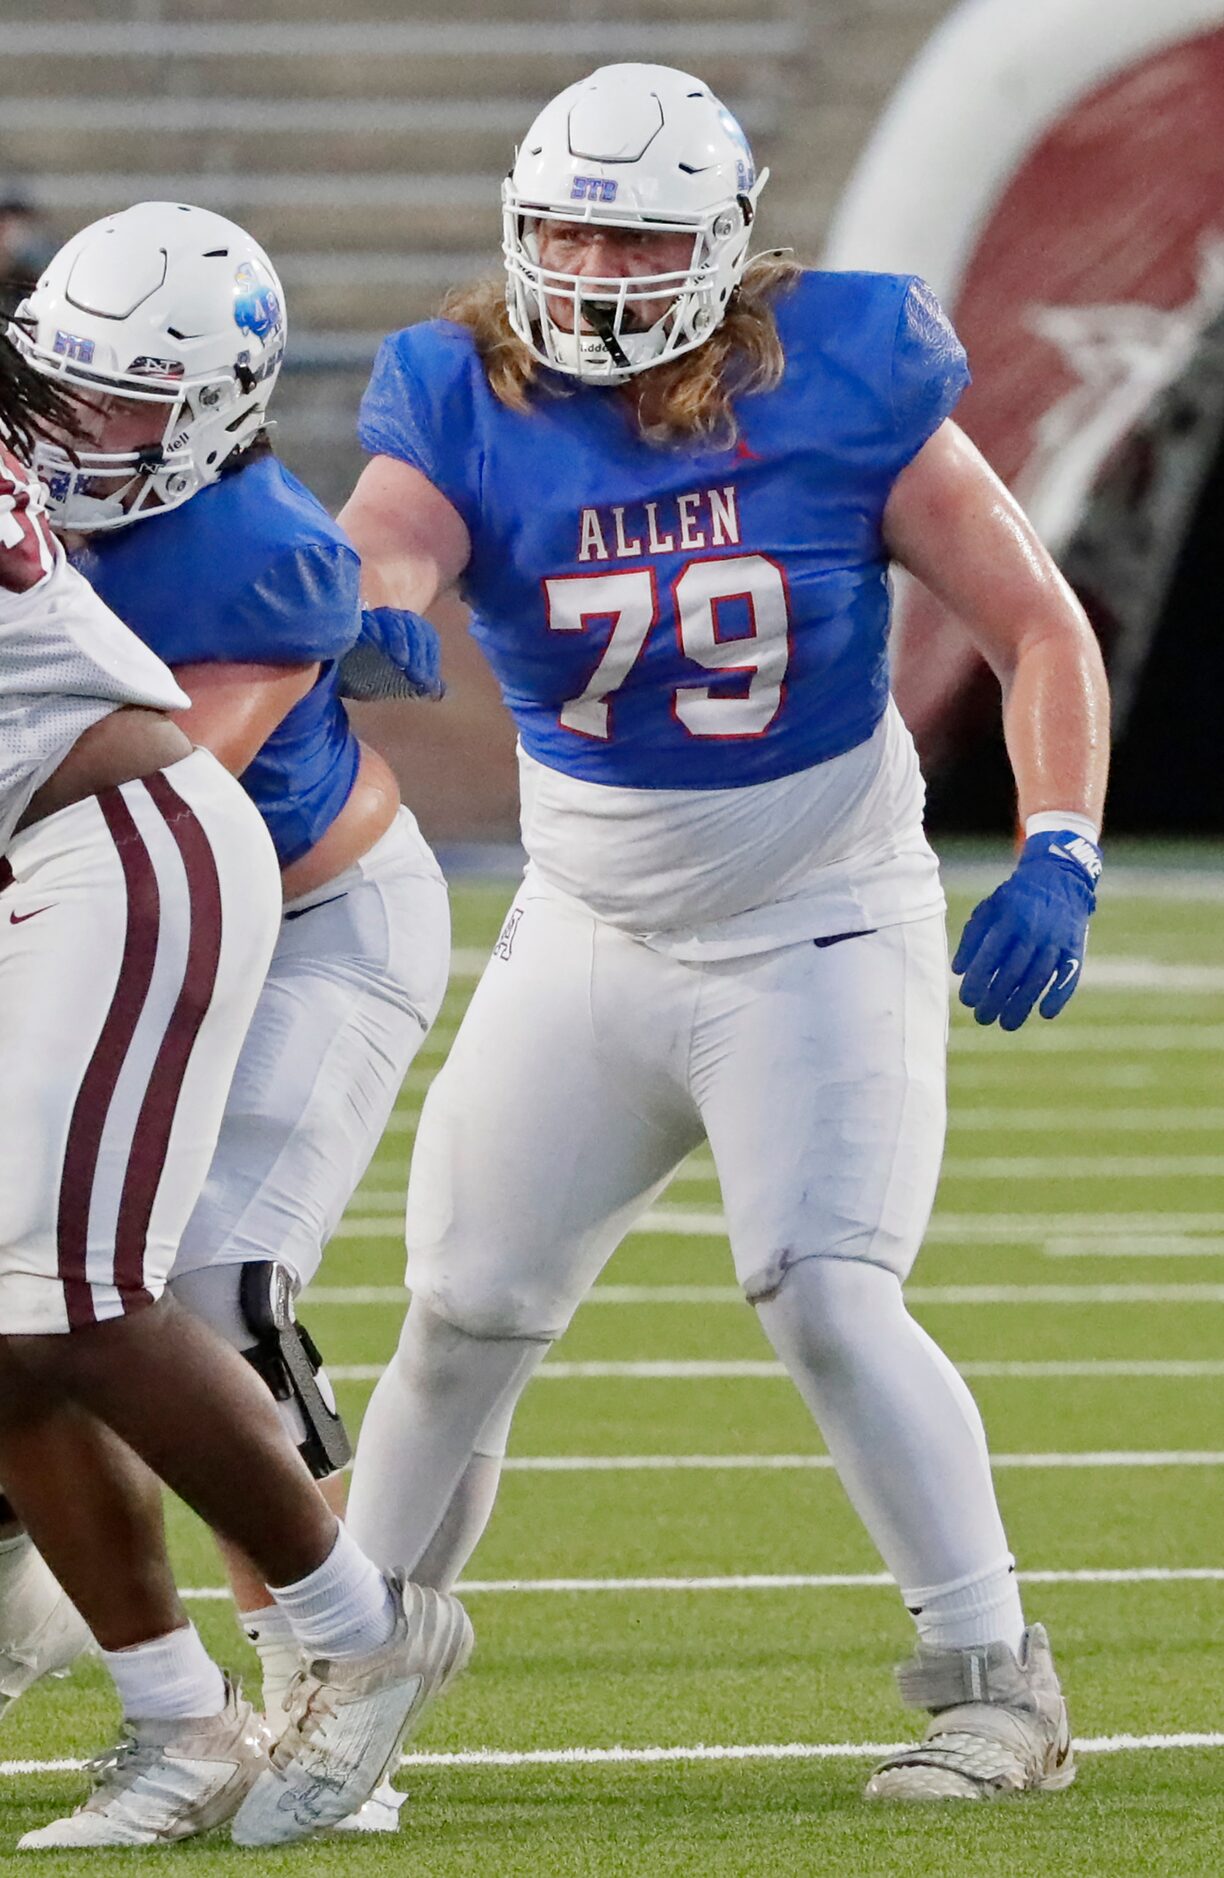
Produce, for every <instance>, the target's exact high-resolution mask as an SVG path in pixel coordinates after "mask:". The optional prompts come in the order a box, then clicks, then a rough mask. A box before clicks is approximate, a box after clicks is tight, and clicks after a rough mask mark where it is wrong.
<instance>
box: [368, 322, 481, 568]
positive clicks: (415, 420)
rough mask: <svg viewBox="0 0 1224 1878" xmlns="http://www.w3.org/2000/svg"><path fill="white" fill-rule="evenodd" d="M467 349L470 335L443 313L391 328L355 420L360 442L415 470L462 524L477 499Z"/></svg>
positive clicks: (473, 515) (469, 519) (475, 510)
mask: <svg viewBox="0 0 1224 1878" xmlns="http://www.w3.org/2000/svg"><path fill="white" fill-rule="evenodd" d="M474 357H475V354H474V350H473V347H472V342H471V339H470V337H469V336H468V335H467V334H466V333H465V332H464V331H463V330H462V329H461V328H459V327H456V326H452V325H450V324H449V323H448V322H446V321H443V320H431V321H429V322H428V323H427V324H425V325H423V326H410V327H408V328H407V329H406V330H405V331H404V332H399V333H392V334H391V336H390V338H389V339H384V340H383V343H382V345H381V346H380V347H379V351H378V357H377V358H376V359H375V361H374V370H373V372H372V374H371V376H370V382H369V385H368V386H367V387H366V392H365V396H364V397H363V398H362V400H361V412H360V415H359V417H358V420H357V436H358V438H359V440H360V442H361V445H362V448H363V449H365V450H368V451H369V453H370V455H371V456H391V457H398V458H399V460H400V461H401V462H403V463H410V464H411V465H412V467H413V469H418V470H420V472H421V474H422V476H427V477H428V478H429V481H430V482H431V483H432V484H433V486H434V488H435V489H437V490H438V492H439V494H441V495H444V496H445V497H446V499H447V501H448V502H449V503H450V504H451V506H452V508H454V509H456V510H458V512H459V514H460V515H461V516H462V517H463V520H464V522H465V523H466V525H467V527H468V529H469V531H472V530H473V529H474V527H475V523H476V520H477V517H478V514H479V507H480V450H479V444H478V442H477V438H476V425H475V422H474V411H473V400H472V378H471V371H472V364H473V360H474Z"/></svg>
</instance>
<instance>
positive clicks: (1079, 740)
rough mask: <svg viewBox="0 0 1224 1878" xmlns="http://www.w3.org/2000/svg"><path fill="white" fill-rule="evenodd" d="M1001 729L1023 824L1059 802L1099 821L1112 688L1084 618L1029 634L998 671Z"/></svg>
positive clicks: (1097, 824) (1098, 823)
mask: <svg viewBox="0 0 1224 1878" xmlns="http://www.w3.org/2000/svg"><path fill="white" fill-rule="evenodd" d="M1003 731H1004V736H1005V738H1006V741H1007V751H1008V755H1009V757H1010V759H1011V765H1012V771H1013V773H1014V775H1015V779H1016V793H1017V800H1018V806H1019V814H1020V821H1021V824H1022V825H1023V823H1024V822H1025V821H1026V820H1027V819H1028V817H1029V816H1031V815H1038V814H1041V813H1043V812H1045V811H1050V810H1062V811H1069V812H1071V813H1073V814H1076V815H1080V816H1083V817H1084V818H1085V819H1086V820H1088V821H1089V822H1091V823H1092V824H1093V825H1094V826H1095V827H1096V828H1098V829H1099V828H1100V826H1101V817H1102V814H1103V812H1104V806H1105V786H1106V781H1107V778H1108V774H1109V689H1108V684H1107V681H1106V678H1105V668H1104V665H1103V663H1102V660H1101V654H1100V649H1099V648H1098V646H1097V642H1096V639H1095V637H1094V636H1093V633H1092V631H1091V629H1090V627H1089V626H1088V624H1087V621H1086V620H1083V619H1082V618H1081V619H1080V620H1077V621H1074V622H1067V621H1064V620H1060V621H1059V622H1058V624H1057V626H1056V627H1054V628H1052V629H1050V630H1046V631H1037V632H1034V633H1033V634H1031V635H1029V636H1026V637H1025V638H1024V639H1023V640H1022V641H1021V644H1020V647H1019V649H1018V652H1017V656H1016V659H1015V663H1014V666H1013V668H1012V670H1011V672H1010V673H1009V674H1007V675H1006V676H1005V677H1004V679H1003Z"/></svg>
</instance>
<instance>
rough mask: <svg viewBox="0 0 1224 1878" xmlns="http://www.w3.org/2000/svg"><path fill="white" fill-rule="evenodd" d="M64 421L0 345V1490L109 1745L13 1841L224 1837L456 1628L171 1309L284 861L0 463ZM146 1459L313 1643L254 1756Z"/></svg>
mask: <svg viewBox="0 0 1224 1878" xmlns="http://www.w3.org/2000/svg"><path fill="white" fill-rule="evenodd" d="M66 416H67V412H66V410H65V406H64V403H63V400H62V399H61V398H59V397H58V396H57V395H56V393H55V392H53V391H52V390H51V388H50V387H49V386H47V385H46V384H45V383H44V382H43V381H41V380H40V379H38V378H37V377H35V376H34V375H33V374H31V373H29V372H28V370H27V369H26V368H25V367H24V366H23V365H22V363H21V361H20V359H19V357H18V355H17V354H16V353H15V352H14V351H13V349H12V347H11V346H10V345H9V344H8V342H7V341H6V340H2V339H0V439H3V440H4V441H3V442H2V443H0V1086H2V1094H0V1111H2V1113H0V1332H2V1333H3V1337H2V1348H0V1480H3V1483H4V1488H5V1491H6V1494H7V1496H8V1498H9V1501H10V1502H11V1506H12V1508H13V1509H15V1511H16V1514H17V1515H18V1517H19V1518H20V1520H21V1521H22V1523H23V1525H24V1526H25V1528H26V1529H27V1530H28V1532H29V1533H30V1535H31V1536H32V1538H33V1540H34V1541H35V1543H36V1544H37V1546H38V1548H39V1551H40V1552H41V1554H42V1556H43V1558H44V1559H45V1560H46V1561H47V1563H48V1564H49V1565H50V1567H51V1569H52V1570H53V1572H54V1573H55V1576H56V1577H57V1578H58V1579H59V1581H60V1583H61V1584H62V1585H63V1586H64V1587H65V1589H66V1590H67V1591H68V1593H69V1594H70V1596H71V1597H72V1599H73V1601H74V1603H75V1604H76V1606H77V1608H78V1609H79V1611H80V1612H81V1614H82V1615H83V1616H84V1618H85V1619H86V1620H87V1622H88V1623H89V1626H90V1628H91V1629H92V1631H93V1633H94V1635H95V1637H96V1638H97V1640H98V1642H99V1644H100V1646H101V1647H102V1651H103V1655H104V1657H105V1660H106V1663H107V1666H108V1668H109V1669H110V1670H111V1673H112V1675H113V1677H114V1679H115V1682H116V1685H117V1687H118V1689H119V1692H120V1696H121V1698H122V1700H123V1705H124V1711H125V1717H126V1720H127V1726H128V1736H127V1739H126V1740H125V1742H124V1743H123V1744H122V1746H121V1747H120V1748H119V1750H117V1752H116V1753H115V1754H114V1755H113V1756H111V1757H109V1759H108V1760H107V1762H106V1763H105V1764H104V1765H103V1767H102V1770H101V1773H100V1777H99V1781H98V1785H97V1788H96V1790H95V1792H94V1794H93V1795H92V1796H91V1798H90V1799H89V1800H88V1801H87V1802H86V1804H85V1806H84V1807H83V1808H81V1809H80V1810H79V1811H78V1812H77V1813H75V1814H73V1815H72V1816H71V1817H70V1818H68V1819H65V1820H60V1821H57V1822H55V1823H54V1824H53V1825H51V1826H49V1827H45V1828H42V1829H40V1830H38V1831H35V1832H33V1833H29V1834H27V1835H26V1838H25V1839H24V1840H23V1841H22V1844H23V1846H28V1847H42V1846H50V1845H134V1844H149V1843H156V1842H164V1841H167V1840H172V1839H177V1838H181V1837H184V1836H186V1835H188V1834H190V1833H193V1832H199V1831H202V1830H205V1829H206V1828H208V1827H210V1826H213V1825H217V1824H219V1823H221V1822H222V1821H225V1820H227V1819H230V1818H232V1817H234V1818H235V1825H234V1834H235V1837H236V1838H237V1839H238V1840H239V1842H240V1843H247V1844H271V1843H278V1842H281V1841H284V1840H288V1839H294V1838H300V1837H303V1836H305V1835H306V1834H307V1833H309V1832H310V1831H312V1830H313V1829H314V1828H315V1827H316V1826H318V1825H320V1824H328V1823H332V1822H333V1821H334V1820H336V1819H337V1818H339V1817H341V1816H343V1815H344V1814H346V1813H348V1812H351V1811H352V1810H353V1809H354V1808H355V1807H357V1806H359V1805H360V1804H361V1803H362V1801H363V1800H364V1799H365V1798H366V1797H367V1795H368V1794H369V1792H370V1791H371V1789H372V1788H373V1787H374V1785H375V1784H376V1783H377V1781H378V1780H379V1778H380V1777H381V1775H382V1773H383V1770H384V1768H385V1766H386V1763H387V1761H388V1760H389V1758H390V1757H391V1756H393V1755H394V1753H395V1752H396V1750H397V1747H398V1743H399V1739H400V1736H401V1734H402V1732H403V1728H404V1726H405V1724H406V1722H407V1721H408V1720H409V1719H411V1718H412V1717H413V1716H414V1715H415V1714H417V1713H419V1711H420V1709H421V1707H422V1706H423V1704H424V1702H425V1701H426V1700H427V1699H428V1697H429V1695H430V1693H431V1692H432V1691H433V1690H434V1689H436V1687H437V1686H438V1685H439V1684H441V1683H442V1682H444V1681H445V1680H446V1679H447V1677H448V1676H449V1675H450V1674H452V1673H453V1671H454V1670H455V1668H456V1667H457V1666H458V1665H459V1664H460V1663H461V1662H462V1660H463V1657H464V1656H465V1654H466V1652H467V1649H468V1647H469V1645H470V1631H469V1628H468V1625H467V1621H466V1618H465V1617H464V1615H463V1612H462V1610H461V1608H460V1607H459V1606H458V1605H457V1604H456V1603H455V1602H454V1600H452V1599H447V1598H443V1599H441V1600H439V1598H438V1595H437V1594H436V1593H434V1592H432V1591H429V1592H426V1591H421V1590H420V1589H419V1588H418V1587H416V1586H411V1585H406V1584H405V1583H404V1581H403V1580H402V1578H396V1577H384V1576H383V1575H382V1574H380V1573H379V1572H378V1571H377V1570H376V1569H375V1568H374V1567H373V1566H372V1565H371V1564H370V1562H369V1560H368V1559H367V1558H365V1557H364V1556H363V1555H362V1553H361V1552H360V1550H359V1549H358V1548H357V1547H356V1546H355V1544H354V1543H353V1541H352V1540H351V1539H350V1538H349V1537H348V1536H347V1534H346V1533H345V1532H344V1531H343V1529H342V1528H340V1527H339V1526H338V1525H337V1522H336V1520H335V1517H334V1515H333V1514H332V1513H331V1512H330V1511H329V1509H328V1508H327V1507H326V1506H325V1505H324V1504H323V1502H322V1500H321V1499H320V1497H319V1495H318V1494H317V1492H316V1491H315V1489H314V1486H313V1484H312V1482H311V1480H310V1477H309V1474H308V1473H307V1472H306V1469H305V1468H304V1466H303V1464H302V1462H301V1459H300V1457H299V1456H298V1455H297V1454H296V1452H295V1451H294V1449H293V1447H292V1445H291V1444H290V1443H289V1441H288V1439H287V1437H286V1435H285V1433H284V1430H283V1428H282V1426H281V1423H280V1419H279V1417H278V1416H277V1414H276V1411H275V1408H274V1406H273V1403H272V1401H271V1398H270V1397H269V1395H268V1393H267V1391H266V1390H265V1389H264V1387H263V1386H262V1384H261V1383H260V1382H259V1381H258V1380H257V1379H256V1377H255V1376H254V1374H253V1373H252V1371H251V1369H250V1368H249V1367H248V1366H247V1365H246V1364H244V1363H243V1362H242V1361H241V1359H240V1358H239V1357H238V1356H237V1354H236V1353H235V1352H234V1351H233V1350H231V1349H229V1348H227V1346H226V1345H225V1344H224V1343H223V1342H221V1341H220V1340H219V1339H218V1338H217V1337H216V1336H215V1334H214V1333H213V1332H211V1331H210V1330H209V1329H207V1328H206V1327H205V1326H204V1325H202V1324H200V1323H199V1322H198V1321H197V1319H195V1318H194V1317H193V1316H192V1315H191V1314H190V1313H189V1312H186V1311H184V1310H182V1309H181V1308H180V1307H179V1306H177V1305H176V1304H174V1303H173V1302H172V1301H171V1300H170V1299H169V1298H168V1297H167V1296H166V1295H165V1288H166V1280H167V1277H168V1274H169V1271H170V1268H171V1265H172V1263H173V1260H174V1257H175V1254H176V1252H177V1249H178V1243H179V1238H180V1236H181V1234H182V1232H183V1229H184V1227H185V1225H186V1222H187V1220H188V1218H189V1216H190V1213H191V1209H192V1207H193V1205H194V1203H195V1201H196V1199H197V1197H198V1195H199V1191H200V1187H201V1185H202V1183H203V1180H204V1176H205V1173H206V1172H207V1169H208V1165H209V1161H210V1158H211V1156H212V1153H213V1150H214V1148H215V1146H216V1140H217V1133H218V1129H219V1127H220V1123H221V1116H222V1111H223V1108H224V1104H225V1099H226V1095H227V1091H228V1088H229V1084H230V1079H231V1077H232V1075H233V1070H234V1065H235V1062H236V1061H237V1058H238V1052H239V1049H240V1047H241V1044H242V1040H243V1036H244V1034H245V1031H246V1027H247V1024H248V1023H249V1020H250V1017H251V1013H252V1010H253V1009H254V1005H255V1000H256V997H257V995H258V992H259V987H260V985H261V983H262V981H263V976H264V973H265V971H266V968H267V965H268V960H269V958H270V955H271V951H272V946H273V942H274V939H275V935H276V930H277V924H278V919H279V911H280V897H279V880H278V874H277V869H276V864H275V855H274V853H273V850H272V847H271V844H270V842H269V840H268V837H267V832H266V830H265V828H264V826H263V824H262V822H261V820H260V817H259V815H258V813H257V812H256V810H255V809H254V808H253V807H252V805H251V804H250V802H249V801H248V799H247V797H246V796H245V794H244V793H243V791H242V790H241V789H240V788H239V787H238V785H237V784H236V783H235V782H234V781H233V779H232V778H231V777H230V776H229V775H228V774H227V773H226V772H225V770H224V769H223V768H222V767H221V765H220V764H219V763H217V762H216V760H215V759H214V758H213V757H212V756H211V755H210V754H209V753H208V752H207V751H205V750H199V749H194V748H193V747H192V745H191V744H190V742H189V741H188V739H187V737H186V736H185V735H184V733H183V732H182V731H181V730H180V729H179V728H178V727H177V726H176V725H175V724H173V723H172V722H171V721H170V717H169V715H168V713H169V712H171V711H172V710H177V709H182V708H184V707H185V706H186V704H187V702H188V700H187V698H186V697H185V695H184V694H183V692H182V691H181V690H180V689H179V687H178V685H177V684H176V683H175V681H174V679H173V677H172V676H171V674H170V672H169V671H168V670H167V668H166V667H165V666H164V665H163V664H162V663H161V661H160V660H159V659H158V658H157V657H156V656H155V655H154V654H153V653H152V652H150V651H149V650H148V649H147V648H146V647H144V646H143V645H141V643H140V642H139V641H138V640H137V639H136V638H135V637H134V635H132V634H131V633H130V632H129V631H128V630H127V629H126V627H124V626H123V625H122V624H121V622H120V621H119V620H118V619H117V618H116V617H115V616H114V615H113V614H112V613H111V612H110V611H109V610H108V609H107V608H106V607H105V606H104V605H103V604H102V602H101V601H100V600H99V599H98V598H97V596H96V595H95V594H94V593H93V592H92V591H91V589H90V588H89V586H88V585H87V583H86V582H85V581H84V580H83V579H82V578H81V576H80V575H79V574H77V573H76V572H75V571H74V570H73V569H72V568H71V567H70V566H69V565H68V564H67V562H66V560H65V558H64V555H63V552H62V550H61V549H60V547H59V546H58V544H57V542H56V540H55V537H54V536H53V534H52V533H51V530H50V528H49V526H48V523H47V518H46V514H45V510H44V491H43V489H42V486H41V484H40V483H39V482H38V481H37V479H36V478H35V477H34V476H33V474H32V473H31V472H30V471H29V469H28V468H26V467H25V465H24V464H23V462H22V461H20V460H19V459H18V457H17V456H16V455H15V454H14V449H13V446H14V445H15V444H16V445H20V446H21V447H22V449H23V450H24V451H27V452H28V449H29V446H30V443H31V433H32V431H33V429H34V427H35V426H36V425H38V424H40V423H41V424H44V425H45V424H47V423H55V424H57V425H59V426H62V424H63V422H64V421H65V418H66ZM137 1456H139V1460H137V1458H136V1457H137ZM141 1463H144V1465H142V1464H141ZM149 1468H151V1469H153V1470H154V1473H155V1474H157V1475H160V1477H161V1478H162V1479H163V1480H165V1481H167V1482H168V1483H169V1484H170V1485H171V1486H173V1487H174V1488H175V1489H176V1491H177V1492H179V1493H180V1494H181V1495H182V1497H183V1498H184V1499H186V1500H187V1501H188V1502H189V1504H191V1505H192V1506H194V1507H195V1509H196V1510H197V1511H198V1512H199V1513H200V1514H201V1516H202V1517H204V1518H205V1519H207V1520H208V1521H210V1523H211V1524H213V1525H214V1526H215V1527H216V1528H217V1529H218V1530H220V1531H222V1532H224V1533H225V1534H226V1535H227V1537H228V1538H229V1539H230V1540H231V1541H232V1542H233V1543H235V1544H237V1545H240V1546H242V1547H243V1548H244V1549H245V1550H246V1551H247V1553H248V1554H249V1555H250V1556H251V1557H252V1558H253V1559H254V1560H256V1561H257V1562H258V1565H259V1567H260V1569H261V1570H262V1571H263V1572H264V1573H265V1574H266V1575H267V1577H268V1578H269V1580H270V1582H271V1583H273V1584H274V1585H277V1586H278V1587H280V1589H279V1590H278V1592H277V1597H278V1601H279V1602H280V1604H281V1606H282V1608H283V1609H284V1610H285V1612H286V1614H287V1616H288V1617H289V1619H290V1621H291V1622H292V1624H293V1626H294V1629H295V1633H296V1635H297V1637H298V1640H299V1643H300V1645H301V1647H302V1649H303V1651H304V1653H305V1654H306V1656H307V1658H308V1659H310V1660H309V1664H308V1671H307V1674H306V1675H305V1676H304V1678H303V1681H302V1684H301V1686H300V1688H299V1690H298V1691H297V1697H298V1699H297V1700H296V1701H295V1704H294V1706H293V1709H292V1712H291V1714H290V1718H289V1727H288V1729H287V1731H286V1734H285V1737H284V1739H283V1740H282V1742H281V1743H280V1744H278V1746H277V1748H276V1749H275V1758H274V1759H270V1758H269V1755H268V1752H267V1750H268V1747H269V1737H268V1735H267V1732H266V1730H265V1729H264V1727H263V1724H262V1723H261V1722H260V1721H259V1720H258V1718H256V1717H254V1716H253V1715H252V1712H251V1709H250V1707H249V1705H248V1704H247V1703H245V1702H244V1701H243V1700H242V1699H241V1697H240V1695H239V1693H238V1692H237V1690H235V1689H234V1688H232V1687H230V1686H229V1685H228V1684H227V1683H226V1681H225V1679H224V1678H223V1677H222V1675H221V1673H220V1671H219V1670H218V1669H217V1668H216V1666H215V1665H214V1664H213V1663H212V1662H211V1660H210V1658H209V1657H208V1656H207V1654H206V1652H205V1651H204V1649H203V1646H202V1645H201V1643H200V1639H199V1637H198V1635H197V1633H196V1631H195V1630H194V1628H193V1626H192V1625H191V1624H190V1623H189V1622H188V1621H187V1619H186V1616H185V1613H184V1611H183V1608H182V1605H181V1603H180V1602H179V1599H178V1596H177V1593H176V1591H175V1587H174V1581H173V1578H172V1576H171V1574H170V1569H169V1563H168V1560H167V1557H166V1551H165V1540H164V1534H163V1531H162V1521H161V1506H160V1488H159V1487H158V1485H157V1482H156V1481H155V1480H154V1479H153V1477H152V1476H151V1475H150V1473H149V1472H148V1469H149ZM235 1816H236V1817H235Z"/></svg>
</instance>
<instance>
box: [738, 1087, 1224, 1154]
mask: <svg viewBox="0 0 1224 1878" xmlns="http://www.w3.org/2000/svg"><path fill="white" fill-rule="evenodd" d="M948 1127H949V1129H950V1131H952V1132H953V1133H955V1132H957V1131H959V1132H960V1133H962V1134H977V1133H983V1134H986V1133H995V1132H998V1133H1000V1134H1007V1133H1008V1132H1011V1133H1013V1134H1044V1133H1046V1131H1047V1130H1049V1131H1051V1132H1053V1131H1055V1130H1057V1131H1058V1132H1060V1133H1063V1134H1066V1133H1067V1132H1068V1131H1069V1130H1071V1129H1073V1130H1074V1131H1075V1133H1076V1134H1077V1135H1078V1134H1093V1135H1099V1134H1109V1133H1114V1132H1116V1133H1118V1134H1142V1135H1180V1134H1189V1133H1193V1132H1196V1131H1198V1130H1202V1132H1203V1133H1204V1134H1215V1133H1216V1132H1217V1131H1218V1132H1219V1133H1220V1134H1221V1135H1224V1109H1219V1108H1216V1109H1211V1108H1202V1109H1190V1108H1113V1109H1111V1108H1092V1109H1087V1110H1086V1109H1085V1107H1084V1105H1083V1103H1080V1102H1072V1103H1067V1104H1065V1105H1059V1104H1057V1103H1054V1102H1051V1103H1050V1105H1049V1107H1048V1108H1043V1109H1009V1108H980V1107H978V1106H977V1105H973V1106H970V1105H969V1104H968V1103H962V1104H960V1105H959V1106H957V1107H954V1109H953V1112H952V1114H951V1115H949V1117H948ZM710 1165H711V1166H713V1162H711V1163H710Z"/></svg>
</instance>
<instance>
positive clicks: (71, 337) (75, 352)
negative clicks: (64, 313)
mask: <svg viewBox="0 0 1224 1878" xmlns="http://www.w3.org/2000/svg"><path fill="white" fill-rule="evenodd" d="M55 350H56V351H57V352H58V353H59V355H60V357H61V358H64V359H75V360H76V362H77V364H78V365H88V364H89V362H90V360H91V359H92V358H93V355H94V342H93V340H92V339H83V338H82V337H81V335H80V334H79V333H61V332H57V333H56V335H55Z"/></svg>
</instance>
